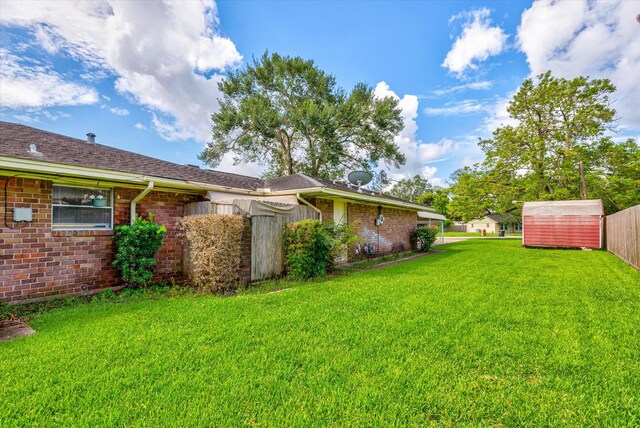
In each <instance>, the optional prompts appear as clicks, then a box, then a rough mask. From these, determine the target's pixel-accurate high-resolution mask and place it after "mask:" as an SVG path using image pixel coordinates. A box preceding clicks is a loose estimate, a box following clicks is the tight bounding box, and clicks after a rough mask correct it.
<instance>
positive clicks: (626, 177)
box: [449, 72, 640, 220]
mask: <svg viewBox="0 0 640 428" xmlns="http://www.w3.org/2000/svg"><path fill="white" fill-rule="evenodd" d="M614 92H615V87H614V86H613V85H612V84H611V82H610V81H609V80H607V79H592V80H590V79H589V78H586V77H576V78H574V79H563V78H556V77H554V76H552V75H551V73H550V72H546V73H544V74H541V75H539V76H538V78H537V81H534V80H533V79H527V80H526V81H525V82H524V83H523V84H522V86H521V87H520V89H519V90H518V92H517V93H516V94H515V96H514V97H513V99H512V100H511V102H510V103H509V107H508V112H509V115H510V117H511V118H512V119H514V120H515V122H516V124H515V125H504V126H501V127H499V128H497V129H496V130H495V131H494V132H493V138H490V139H486V140H481V141H480V147H481V148H482V150H483V151H484V152H485V154H486V158H485V160H484V162H483V163H481V164H478V165H476V166H474V167H467V168H465V169H464V170H462V171H461V172H460V173H459V174H457V177H456V179H457V180H456V182H455V183H454V184H453V186H452V188H451V192H452V194H453V198H452V201H451V203H450V205H449V209H450V211H451V212H452V213H453V214H454V215H456V216H458V217H461V218H463V219H464V220H470V219H472V218H474V217H479V216H481V215H483V214H484V213H485V212H486V211H494V212H508V211H512V210H515V209H517V208H518V204H519V202H516V203H514V201H531V200H564V199H581V198H583V197H584V196H585V195H584V194H583V193H584V192H583V189H582V183H581V177H580V165H582V167H583V169H584V175H585V183H586V188H587V196H588V197H590V198H601V199H603V201H604V203H605V210H606V211H607V213H610V212H615V211H618V210H621V209H624V208H627V207H629V206H632V205H635V204H638V203H640V148H639V147H638V145H637V144H636V143H635V142H634V141H633V140H629V141H627V142H623V143H615V142H614V141H613V140H612V138H611V136H610V133H612V132H615V121H616V117H615V114H616V112H615V110H614V109H613V108H612V100H611V94H613V93H614Z"/></svg>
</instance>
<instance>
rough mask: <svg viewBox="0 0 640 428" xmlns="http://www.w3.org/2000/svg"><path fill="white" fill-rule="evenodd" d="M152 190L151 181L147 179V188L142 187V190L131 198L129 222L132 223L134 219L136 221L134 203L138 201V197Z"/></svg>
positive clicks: (140, 197) (142, 196)
mask: <svg viewBox="0 0 640 428" xmlns="http://www.w3.org/2000/svg"><path fill="white" fill-rule="evenodd" d="M152 190H153V181H149V184H147V188H146V189H144V190H143V191H142V193H140V194H139V195H138V196H136V197H135V198H133V200H132V201H131V211H130V213H131V224H133V222H134V221H136V204H137V203H138V202H139V201H140V199H142V198H144V197H145V196H147V194H148V193H149V192H151V191H152Z"/></svg>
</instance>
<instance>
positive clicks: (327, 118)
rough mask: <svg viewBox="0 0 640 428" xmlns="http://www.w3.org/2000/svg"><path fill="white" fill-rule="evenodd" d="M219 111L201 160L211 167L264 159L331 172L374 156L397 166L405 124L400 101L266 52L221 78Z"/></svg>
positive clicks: (275, 166)
mask: <svg viewBox="0 0 640 428" xmlns="http://www.w3.org/2000/svg"><path fill="white" fill-rule="evenodd" d="M219 88H220V90H221V92H222V94H223V99H222V100H221V102H220V110H219V111H218V112H217V113H215V114H214V115H212V121H213V135H212V141H211V142H210V143H209V144H208V145H207V146H206V148H205V149H204V151H203V152H202V153H201V154H200V159H201V160H202V161H204V162H206V163H207V164H209V165H210V166H212V167H216V166H217V165H219V164H220V162H221V160H222V158H223V156H224V155H225V154H227V153H233V154H234V156H235V157H234V163H235V164H243V163H248V162H256V163H258V164H261V165H266V166H267V171H266V173H265V176H267V177H274V176H280V175H291V174H295V173H306V174H309V175H312V176H316V177H321V178H327V179H336V178H343V177H344V175H345V173H346V172H348V171H351V170H355V169H365V170H371V169H373V168H374V167H376V166H377V165H378V164H379V163H380V162H385V163H389V164H393V165H394V166H396V167H397V166H399V165H401V164H404V163H405V157H404V155H403V154H402V153H400V151H399V148H398V146H397V145H396V144H395V143H394V137H395V136H396V135H397V134H398V132H399V131H400V130H401V129H402V127H403V120H402V117H401V116H400V109H399V108H398V101H397V100H396V99H393V98H382V99H379V98H376V97H375V96H374V92H373V89H372V88H371V87H369V86H367V85H365V84H363V83H359V84H357V85H356V86H355V87H354V88H353V90H352V91H351V92H349V93H346V92H345V91H344V90H343V89H341V88H339V87H338V86H337V85H336V81H335V78H334V77H333V76H331V75H329V74H327V73H325V72H324V71H322V70H320V69H319V68H318V67H316V66H315V64H314V63H313V61H308V60H304V59H302V58H300V57H288V56H281V55H278V54H271V55H270V54H268V53H265V54H264V55H262V57H260V58H259V59H254V61H253V63H251V64H249V65H248V66H247V67H245V68H244V69H242V70H239V71H237V72H232V73H230V74H229V75H228V76H227V78H226V79H225V80H224V81H222V82H221V83H220V84H219Z"/></svg>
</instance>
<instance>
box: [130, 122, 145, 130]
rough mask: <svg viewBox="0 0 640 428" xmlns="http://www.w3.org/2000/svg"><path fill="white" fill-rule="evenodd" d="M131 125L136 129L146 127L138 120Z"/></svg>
mask: <svg viewBox="0 0 640 428" xmlns="http://www.w3.org/2000/svg"><path fill="white" fill-rule="evenodd" d="M133 127H134V128H136V129H141V130H143V131H144V130H146V129H147V127H146V126H144V125H143V124H141V123H140V122H138V123H136V124H135V125H133Z"/></svg>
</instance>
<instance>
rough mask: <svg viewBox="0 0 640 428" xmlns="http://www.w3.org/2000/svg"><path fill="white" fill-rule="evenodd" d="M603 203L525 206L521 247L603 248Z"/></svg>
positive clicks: (539, 203) (529, 204) (568, 202)
mask: <svg viewBox="0 0 640 428" xmlns="http://www.w3.org/2000/svg"><path fill="white" fill-rule="evenodd" d="M603 219H604V208H603V206H602V200H601V199H592V200H583V201H544V202H525V203H524V205H523V206H522V224H523V231H522V243H523V245H525V246H527V247H559V248H602V246H603V221H604V220H603Z"/></svg>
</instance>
